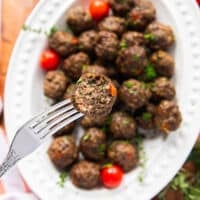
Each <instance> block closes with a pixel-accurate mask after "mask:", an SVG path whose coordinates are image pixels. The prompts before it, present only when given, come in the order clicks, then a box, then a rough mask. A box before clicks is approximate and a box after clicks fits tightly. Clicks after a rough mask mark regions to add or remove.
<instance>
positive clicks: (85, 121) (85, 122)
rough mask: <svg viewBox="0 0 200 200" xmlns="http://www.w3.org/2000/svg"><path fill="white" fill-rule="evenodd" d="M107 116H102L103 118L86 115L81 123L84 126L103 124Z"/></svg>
mask: <svg viewBox="0 0 200 200" xmlns="http://www.w3.org/2000/svg"><path fill="white" fill-rule="evenodd" d="M106 118H107V117H102V118H89V117H86V116H84V117H83V118H82V119H81V125H82V126H83V127H84V128H89V127H94V126H98V127H99V126H103V125H104V123H105V121H106Z"/></svg>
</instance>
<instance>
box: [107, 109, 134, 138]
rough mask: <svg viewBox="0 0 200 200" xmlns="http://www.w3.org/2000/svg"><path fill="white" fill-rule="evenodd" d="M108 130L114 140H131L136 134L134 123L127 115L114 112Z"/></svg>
mask: <svg viewBox="0 0 200 200" xmlns="http://www.w3.org/2000/svg"><path fill="white" fill-rule="evenodd" d="M109 129H110V132H111V133H112V134H113V137H114V138H117V139H131V138H133V137H134V136H135V133H136V123H135V120H134V119H133V117H131V116H130V115H129V114H127V113H125V112H116V113H114V114H113V115H112V119H111V123H110V128H109Z"/></svg>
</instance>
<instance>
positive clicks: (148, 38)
mask: <svg viewBox="0 0 200 200" xmlns="http://www.w3.org/2000/svg"><path fill="white" fill-rule="evenodd" d="M144 39H145V40H148V41H154V40H155V36H154V35H153V34H151V33H147V34H145V35H144Z"/></svg>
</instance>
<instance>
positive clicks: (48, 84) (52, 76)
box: [44, 70, 69, 99]
mask: <svg viewBox="0 0 200 200" xmlns="http://www.w3.org/2000/svg"><path fill="white" fill-rule="evenodd" d="M68 82H69V80H68V78H67V77H66V76H65V74H64V73H63V72H62V71H60V70H56V71H49V72H47V74H46V76H45V79H44V94H45V95H46V96H47V97H50V98H52V99H59V98H60V97H61V96H62V95H63V94H64V92H65V89H66V87H67V84H68Z"/></svg>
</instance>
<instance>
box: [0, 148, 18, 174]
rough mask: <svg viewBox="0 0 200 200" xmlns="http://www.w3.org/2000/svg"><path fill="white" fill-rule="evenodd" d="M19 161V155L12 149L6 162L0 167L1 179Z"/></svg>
mask: <svg viewBox="0 0 200 200" xmlns="http://www.w3.org/2000/svg"><path fill="white" fill-rule="evenodd" d="M19 160H20V157H19V156H18V155H17V153H16V152H15V151H14V150H13V149H10V150H9V152H8V154H7V156H6V159H5V161H4V162H3V163H2V164H1V165H0V178H1V177H2V176H3V175H4V174H5V173H6V172H7V171H8V170H9V169H10V168H11V167H13V166H14V165H15V164H16V163H17V162H18V161H19Z"/></svg>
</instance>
